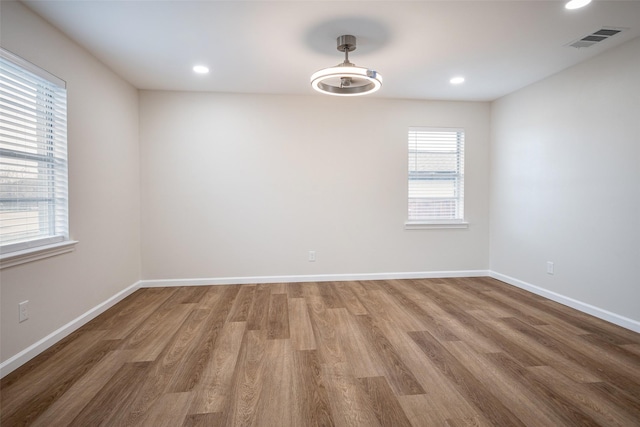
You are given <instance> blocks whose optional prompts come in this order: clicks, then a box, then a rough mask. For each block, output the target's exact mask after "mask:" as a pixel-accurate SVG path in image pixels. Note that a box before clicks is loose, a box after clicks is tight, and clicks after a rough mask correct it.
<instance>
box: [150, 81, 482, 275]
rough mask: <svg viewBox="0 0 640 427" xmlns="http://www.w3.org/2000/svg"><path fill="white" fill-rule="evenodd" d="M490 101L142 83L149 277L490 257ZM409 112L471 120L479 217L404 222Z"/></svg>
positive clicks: (437, 267)
mask: <svg viewBox="0 0 640 427" xmlns="http://www.w3.org/2000/svg"><path fill="white" fill-rule="evenodd" d="M489 112H490V111H489V104H488V103H471V102H469V103H465V102H427V101H403V100H382V99H375V98H367V99H362V98H361V99H356V98H332V97H323V96H272V95H230V94H211V93H180V92H155V91H141V98H140V147H141V159H142V163H141V164H142V168H141V175H142V179H141V182H142V187H141V194H142V260H143V262H142V265H143V277H144V279H193V278H220V277H247V276H287V275H317V274H330V275H332V274H362V273H388V272H428V271H448V270H478V269H481V270H486V269H487V267H488V244H489V243H488V239H489V234H488V232H489V230H488V222H489V220H488V215H489V214H488V174H489V170H488V166H489V165H488V162H489V152H488V147H489V121H490V119H489ZM409 126H438V127H463V128H465V130H466V183H465V186H466V188H465V193H466V195H467V199H466V202H465V207H466V216H467V218H468V220H469V222H470V226H469V228H468V229H466V230H429V231H405V230H404V229H403V225H404V221H405V220H406V210H407V184H406V178H407V148H406V145H407V130H408V127H409ZM309 250H315V251H316V252H317V261H316V262H315V263H311V262H308V260H307V252H308V251H309Z"/></svg>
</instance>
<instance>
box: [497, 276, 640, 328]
mask: <svg viewBox="0 0 640 427" xmlns="http://www.w3.org/2000/svg"><path fill="white" fill-rule="evenodd" d="M489 275H490V276H491V277H493V278H494V279H498V280H500V281H503V282H505V283H508V284H510V285H513V286H515V287H517V288H520V289H524V290H525V291H529V292H532V293H534V294H536V295H540V296H542V297H545V298H547V299H550V300H552V301H555V302H558V303H560V304H563V305H566V306H568V307H571V308H575V309H576V310H578V311H581V312H583V313H587V314H590V315H591V316H594V317H597V318H599V319H602V320H606V321H607V322H611V323H613V324H615V325H618V326H622V327H623V328H626V329H630V330H632V331H634V332H639V333H640V322H638V321H637V320H633V319H629V318H628V317H624V316H621V315H619V314H616V313H612V312H610V311H607V310H604V309H602V308H599V307H595V306H593V305H591V304H587V303H585V302H582V301H578V300H575V299H573V298H570V297H567V296H564V295H561V294H558V293H556V292H553V291H550V290H548V289H544V288H541V287H539V286H536V285H532V284H531V283H527V282H523V281H522V280H519V279H515V278H513V277H510V276H506V275H504V274H500V273H497V272H495V271H490V272H489Z"/></svg>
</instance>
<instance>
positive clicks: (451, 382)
mask: <svg viewBox="0 0 640 427" xmlns="http://www.w3.org/2000/svg"><path fill="white" fill-rule="evenodd" d="M0 393H1V409H2V419H1V423H0V425H2V426H3V427H8V426H17V425H36V426H67V425H70V426H98V425H104V426H119V425H128V426H129V425H130V426H134V425H142V426H154V427H155V426H249V425H257V426H316V425H317V426H330V425H337V426H343V425H345V426H367V427H368V426H379V425H380V426H393V427H399V426H444V425H448V426H462V425H474V426H522V425H527V426H536V427H537V426H574V425H600V426H634V425H636V426H639V425H640V335H639V334H636V333H634V332H631V331H628V330H625V329H623V328H620V327H617V326H615V325H612V324H609V323H606V322H604V321H601V320H599V319H596V318H593V317H590V316H588V315H586V314H583V313H580V312H577V311H574V310H572V309H569V308H567V307H564V306H562V305H559V304H556V303H554V302H551V301H548V300H545V299H544V298H542V297H539V296H536V295H533V294H530V293H527V292H525V291H523V290H520V289H517V288H514V287H511V286H509V285H506V284H504V283H502V282H499V281H496V280H493V279H489V278H468V279H467V278H465V279H429V280H387V281H365V282H335V283H292V284H270V285H266V284H258V285H241V286H240V285H236V286H210V287H181V288H150V289H141V290H139V291H137V292H136V293H134V294H133V295H131V296H129V297H128V298H127V299H125V300H124V301H122V302H120V303H119V304H118V305H117V306H115V307H113V308H112V309H110V310H108V311H107V312H105V313H103V314H102V315H101V316H99V317H98V318H96V319H94V320H93V321H92V322H90V323H88V324H87V325H85V326H84V327H82V328H81V329H79V330H78V331H76V332H75V333H73V334H72V335H70V336H69V337H67V338H65V339H64V340H63V341H61V342H60V343H58V344H56V345H55V346H54V347H52V348H51V349H49V350H47V351H46V352H44V353H43V354H41V355H40V356H38V357H36V358H35V359H33V360H32V361H30V362H29V363H27V364H25V365H24V366H22V367H21V368H19V369H18V370H16V371H15V372H13V373H11V374H9V375H8V376H7V377H5V378H4V379H2V382H1V389H0Z"/></svg>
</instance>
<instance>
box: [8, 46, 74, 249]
mask: <svg viewBox="0 0 640 427" xmlns="http://www.w3.org/2000/svg"><path fill="white" fill-rule="evenodd" d="M68 239H69V226H68V211H67V91H66V84H65V82H64V81H62V80H60V79H58V78H57V77H55V76H52V75H50V74H49V73H47V72H46V71H44V70H42V69H40V68H38V67H36V66H35V65H33V64H31V63H29V62H27V61H25V60H23V59H21V58H19V57H17V56H15V55H13V54H12V53H10V52H7V51H6V50H4V49H0V253H2V254H6V253H11V252H16V251H23V250H26V249H31V248H35V247H39V246H44V245H49V244H53V243H57V242H62V241H65V240H68Z"/></svg>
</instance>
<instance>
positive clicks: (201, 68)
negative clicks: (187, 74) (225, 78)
mask: <svg viewBox="0 0 640 427" xmlns="http://www.w3.org/2000/svg"><path fill="white" fill-rule="evenodd" d="M193 71H194V72H196V73H198V74H207V73H208V72H209V68H207V67H205V66H204V65H196V66H194V67H193Z"/></svg>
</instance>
